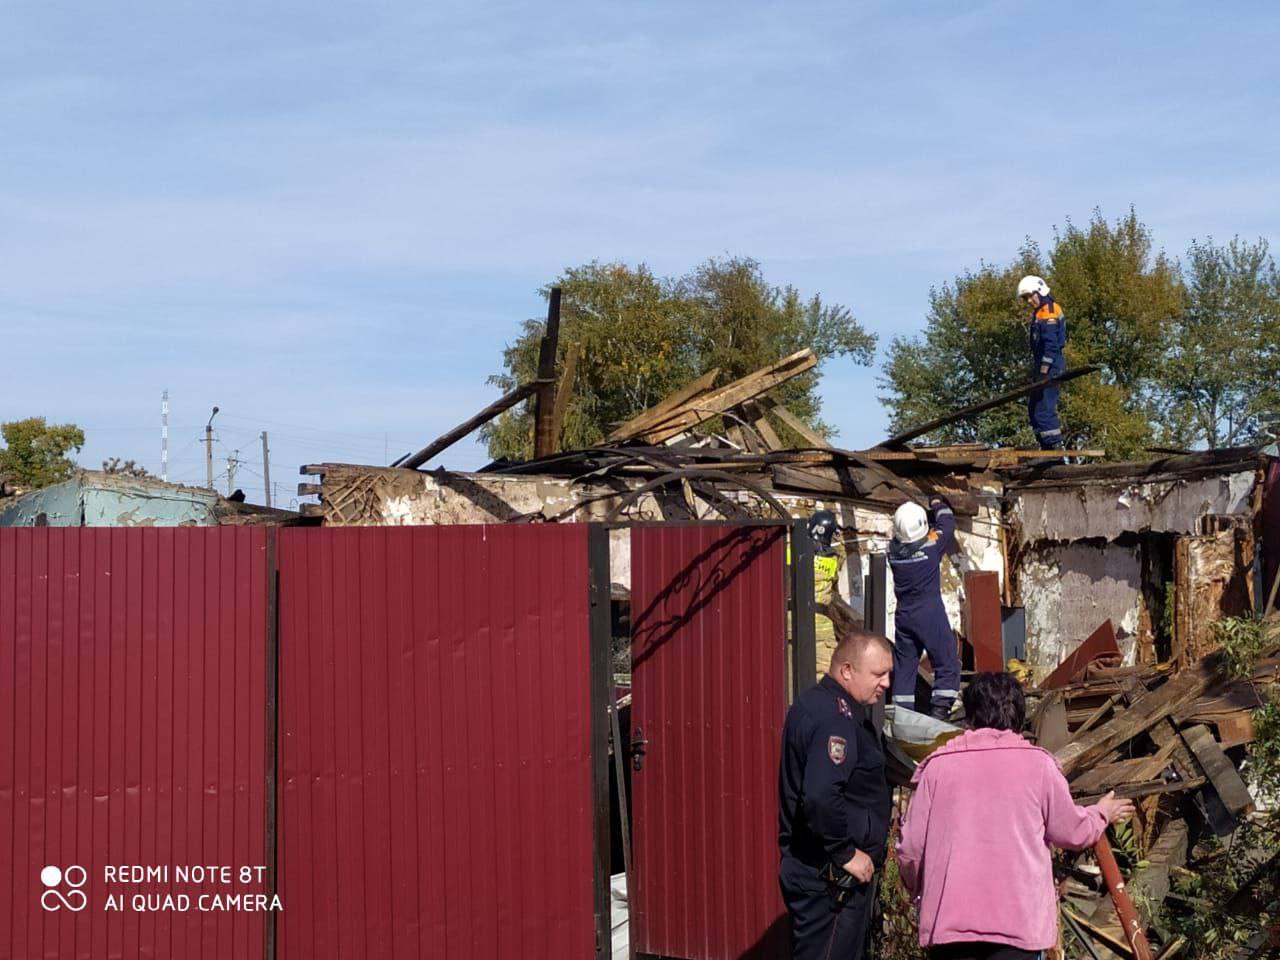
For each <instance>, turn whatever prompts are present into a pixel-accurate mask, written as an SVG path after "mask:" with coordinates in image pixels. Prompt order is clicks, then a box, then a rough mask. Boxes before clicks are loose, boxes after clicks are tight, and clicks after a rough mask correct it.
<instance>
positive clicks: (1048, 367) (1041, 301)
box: [1018, 276, 1067, 450]
mask: <svg viewBox="0 0 1280 960" xmlns="http://www.w3.org/2000/svg"><path fill="white" fill-rule="evenodd" d="M1018 296H1019V297H1021V298H1022V299H1023V301H1024V302H1025V303H1026V304H1027V306H1029V307H1030V308H1031V372H1032V378H1033V379H1035V380H1042V379H1044V378H1045V377H1056V376H1060V375H1061V374H1062V373H1064V372H1065V371H1066V369H1067V362H1066V359H1065V358H1064V357H1063V355H1062V351H1063V348H1064V347H1066V345H1067V320H1066V317H1064V316H1063V315H1062V307H1060V306H1058V304H1057V303H1055V302H1054V299H1053V297H1052V296H1050V294H1049V285H1048V284H1047V283H1045V282H1044V281H1043V280H1042V279H1040V278H1039V277H1034V276H1027V277H1023V278H1022V279H1021V280H1020V281H1018ZM1059 390H1060V387H1059V385H1058V384H1057V383H1050V384H1046V385H1045V386H1043V387H1040V388H1039V389H1037V390H1033V391H1032V392H1031V393H1030V394H1028V395H1027V412H1028V413H1029V414H1030V416H1031V429H1032V430H1034V431H1035V434H1036V440H1037V441H1039V443H1040V449H1041V450H1061V449H1062V448H1063V442H1062V423H1061V421H1059V420H1058V393H1059Z"/></svg>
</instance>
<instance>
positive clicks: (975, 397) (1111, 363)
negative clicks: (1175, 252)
mask: <svg viewBox="0 0 1280 960" xmlns="http://www.w3.org/2000/svg"><path fill="white" fill-rule="evenodd" d="M1028 273H1032V274H1038V275H1040V276H1043V277H1044V278H1045V279H1046V280H1047V281H1048V283H1049V286H1050V288H1051V289H1052V290H1053V293H1054V296H1055V297H1056V298H1057V300H1058V302H1059V303H1060V304H1061V305H1062V308H1063V310H1064V312H1065V313H1066V317H1067V335H1068V341H1067V349H1066V356H1067V364H1068V366H1069V367H1075V366H1081V365H1083V364H1089V363H1097V364H1101V365H1102V366H1103V367H1104V371H1103V374H1102V375H1101V376H1093V377H1088V378H1084V379H1081V380H1076V381H1074V382H1072V383H1071V384H1070V385H1068V386H1067V387H1065V388H1064V389H1063V392H1062V400H1061V402H1060V405H1059V412H1060V414H1061V416H1062V420H1063V430H1064V436H1065V438H1066V442H1067V445H1068V446H1069V447H1079V446H1101V447H1104V448H1105V449H1106V450H1107V453H1108V456H1110V457H1112V458H1121V457H1131V456H1135V455H1140V454H1141V452H1142V450H1143V447H1144V446H1146V445H1147V444H1148V443H1150V441H1151V438H1152V435H1153V426H1152V417H1153V413H1154V407H1153V396H1154V393H1155V389H1156V377H1157V375H1158V373H1159V371H1160V369H1161V358H1162V352H1163V351H1162V344H1163V342H1164V338H1165V336H1166V332H1167V329H1168V325H1169V322H1170V318H1172V317H1176V316H1177V315H1178V314H1179V313H1180V311H1181V306H1182V286H1181V282H1180V280H1179V277H1178V271H1177V268H1176V264H1173V263H1171V262H1170V261H1169V260H1168V259H1167V258H1166V257H1165V256H1164V254H1163V253H1155V252H1153V248H1152V242H1151V234H1150V231H1148V230H1147V228H1146V227H1145V226H1144V225H1143V224H1142V223H1141V222H1140V221H1139V220H1138V218H1137V215H1136V214H1135V213H1134V211H1133V210H1130V211H1129V213H1128V215H1127V216H1125V217H1122V218H1120V219H1119V220H1117V221H1116V222H1115V223H1108V222H1107V221H1106V220H1105V219H1103V217H1102V215H1101V214H1100V213H1098V212H1095V213H1094V215H1093V217H1092V219H1091V220H1090V221H1089V223H1088V224H1087V225H1086V226H1085V227H1078V226H1076V225H1075V224H1072V223H1070V222H1068V223H1067V226H1066V228H1065V229H1064V230H1062V231H1061V232H1057V231H1055V235H1054V242H1053V245H1052V248H1051V249H1050V251H1049V253H1048V255H1047V256H1045V255H1043V254H1042V253H1041V251H1040V249H1039V247H1038V246H1037V245H1036V244H1034V243H1032V242H1031V241H1028V242H1027V243H1025V244H1024V245H1023V247H1022V248H1021V249H1020V250H1019V251H1018V253H1017V255H1016V256H1015V257H1014V259H1013V261H1012V262H1011V263H1010V264H1009V265H1008V266H1005V267H997V266H993V265H991V264H987V263H983V264H980V265H979V267H978V268H977V269H976V270H970V271H967V272H965V273H963V274H961V275H959V276H958V277H956V279H955V280H954V281H953V282H951V283H947V284H944V285H943V286H941V287H939V288H935V289H934V290H933V291H931V293H930V301H929V302H930V306H929V313H928V315H927V317H926V322H925V330H924V332H923V333H922V334H921V335H919V336H917V337H912V338H903V337H897V338H895V339H894V340H893V342H892V343H891V344H890V347H889V356H888V358H887V360H886V362H885V366H884V369H883V376H882V377H881V380H880V383H881V386H882V388H884V391H885V392H884V393H883V394H882V397H881V399H882V400H884V402H885V403H886V404H887V406H888V407H889V411H890V420H891V423H892V426H893V428H894V429H895V430H898V429H905V428H907V427H910V426H912V425H914V424H917V423H921V422H923V421H926V420H930V419H933V418H934V417H938V416H942V415H945V414H947V413H950V412H951V411H953V410H956V409H958V408H960V407H964V406H968V405H970V404H973V403H977V402H979V401H981V400H984V399H986V398H988V397H991V396H993V395H995V394H998V393H1001V392H1004V391H1006V390H1010V389H1014V388H1016V387H1018V386H1022V385H1023V384H1026V383H1028V382H1029V381H1030V380H1031V379H1032V378H1033V366H1032V358H1031V356H1030V350H1029V341H1028V323H1027V321H1028V316H1027V308H1026V307H1025V305H1024V304H1022V302H1021V301H1019V300H1018V299H1017V296H1016V295H1015V290H1016V289H1017V284H1018V280H1019V278H1020V277H1022V276H1023V275H1025V274H1028ZM928 439H930V440H932V441H935V442H939V443H956V442H972V441H980V442H984V443H992V444H998V445H1002V446H1011V445H1017V446H1034V445H1035V444H1034V437H1033V435H1032V432H1031V428H1030V425H1029V424H1028V422H1027V414H1026V407H1025V405H1024V404H1009V405H1006V406H1004V407H1000V408H997V409H996V410H992V411H990V412H988V413H986V414H984V415H982V416H980V417H977V418H974V419H972V420H968V421H964V422H961V423H957V424H953V425H951V426H949V427H945V428H943V429H941V430H939V431H937V432H936V433H935V434H933V435H932V436H930V437H929V438H928Z"/></svg>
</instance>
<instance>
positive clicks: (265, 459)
mask: <svg viewBox="0 0 1280 960" xmlns="http://www.w3.org/2000/svg"><path fill="white" fill-rule="evenodd" d="M262 489H263V490H265V491H266V494H267V506H268V507H269V506H271V451H270V450H268V449H267V431H265V430H263V431H262Z"/></svg>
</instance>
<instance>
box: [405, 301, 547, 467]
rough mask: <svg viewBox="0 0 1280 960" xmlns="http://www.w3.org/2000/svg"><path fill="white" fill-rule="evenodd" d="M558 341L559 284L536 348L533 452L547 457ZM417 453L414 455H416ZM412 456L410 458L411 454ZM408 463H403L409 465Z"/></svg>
mask: <svg viewBox="0 0 1280 960" xmlns="http://www.w3.org/2000/svg"><path fill="white" fill-rule="evenodd" d="M559 343H560V288H559V287H552V288H551V297H550V299H549V300H548V301H547V329H546V332H545V333H544V334H543V335H542V345H541V347H540V349H539V352H538V380H537V383H538V387H537V400H536V402H535V403H534V408H533V411H534V412H533V455H534V457H549V456H551V454H553V453H555V452H556V445H557V439H558V438H557V437H556V436H555V433H554V429H555V406H556V388H555V380H556V348H557V347H558V346H559ZM415 456H416V455H415ZM410 459H412V458H410ZM408 465H409V464H407V463H406V464H405V466H408Z"/></svg>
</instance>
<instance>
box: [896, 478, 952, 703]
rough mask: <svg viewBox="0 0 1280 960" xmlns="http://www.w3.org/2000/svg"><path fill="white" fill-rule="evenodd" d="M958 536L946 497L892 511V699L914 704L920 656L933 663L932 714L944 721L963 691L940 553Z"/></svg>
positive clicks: (907, 504) (947, 548) (905, 505)
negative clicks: (925, 655)
mask: <svg viewBox="0 0 1280 960" xmlns="http://www.w3.org/2000/svg"><path fill="white" fill-rule="evenodd" d="M955 538H956V518H955V515H954V514H953V513H952V512H951V505H950V504H948V503H947V501H946V500H945V499H944V498H942V497H933V498H931V499H930V501H929V510H928V511H926V510H925V509H924V507H922V506H920V504H918V503H904V504H903V505H902V506H900V507H898V509H897V511H896V512H895V513H894V515H893V540H892V541H891V542H890V544H889V569H890V570H892V571H893V594H894V597H895V598H896V600H897V611H896V612H895V613H894V618H893V648H894V649H893V704H894V706H895V707H905V708H906V709H908V710H914V709H915V703H916V672H917V670H918V669H919V667H920V655H921V654H922V653H924V652H926V651H927V652H928V654H929V662H930V663H931V664H932V665H933V693H932V696H931V698H930V703H929V713H930V714H931V715H932V716H935V717H937V718H938V719H940V720H945V719H946V718H947V717H948V716H950V714H951V704H952V703H953V702H954V701H955V699H956V696H957V695H958V694H959V692H960V658H959V657H958V656H957V655H956V638H955V635H954V634H953V633H952V632H951V621H950V620H949V619H947V608H946V607H945V606H943V603H942V575H941V565H942V555H943V554H945V553H946V552H947V550H949V549H950V548H951V544H952V543H953V542H954V541H955Z"/></svg>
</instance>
